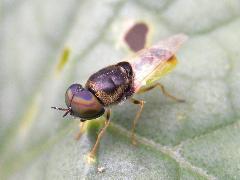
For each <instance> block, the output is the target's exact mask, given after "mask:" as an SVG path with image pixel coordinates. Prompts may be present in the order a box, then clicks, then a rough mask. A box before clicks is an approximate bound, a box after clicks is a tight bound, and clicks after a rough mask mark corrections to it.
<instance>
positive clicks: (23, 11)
mask: <svg viewBox="0 0 240 180" xmlns="http://www.w3.org/2000/svg"><path fill="white" fill-rule="evenodd" d="M239 12H240V2H239V1H238V0H229V1H217V0H213V1H207V0H202V1H193V0H172V1H166V0H161V1H157V0H150V1H143V0H139V1H123V0H113V1H109V0H103V1H93V0H90V1H84V0H81V1H77V0H64V1H54V0H49V1H40V0H36V1H31V0H26V1H14V0H13V1H1V2H0V27H1V28H0V62H1V66H0V77H1V78H0V84H1V87H0V98H1V99H0V103H1V108H0V123H1V126H0V142H1V144H0V177H1V179H239V177H240V168H239V164H240V154H239V149H240V141H239V138H240V133H239V132H240V124H239V119H240V111H239V107H240V98H239V91H240V81H239V79H240V73H239V72H240V71H239V69H240V61H239V59H240V53H239V52H240V48H239V40H240V18H239V17H240V16H239V15H240V13H239ZM140 21H141V22H145V23H146V24H148V25H149V29H150V34H149V35H150V38H148V39H152V41H151V42H148V43H149V44H154V43H155V42H158V41H159V40H160V39H162V38H164V37H166V36H169V35H172V34H175V33H180V32H183V33H186V34H188V35H189V36H190V38H189V41H188V42H187V43H186V44H185V45H184V46H183V47H182V48H181V49H180V51H179V53H178V54H177V57H178V59H179V64H178V66H177V68H176V69H175V70H174V71H173V72H172V73H170V74H168V75H167V76H165V77H164V78H162V79H161V80H160V82H161V83H162V84H164V85H165V87H166V89H167V90H168V92H170V93H171V94H173V95H176V96H177V97H180V98H184V99H185V100H186V103H176V102H173V101H171V100H170V99H168V98H167V97H165V96H163V95H162V94H161V92H159V90H157V89H155V90H153V91H151V92H148V93H146V94H144V95H141V96H140V95H139V96H136V98H139V99H144V100H145V101H146V102H147V103H146V104H145V108H144V112H143V114H142V116H141V119H140V121H139V124H138V126H137V129H136V133H137V140H138V142H139V144H138V146H137V147H134V146H132V145H131V143H130V138H129V137H130V129H131V123H132V120H133V118H134V115H135V112H136V111H137V107H135V106H133V105H132V104H129V103H128V102H126V103H125V104H123V105H121V106H116V107H114V108H113V116H112V124H111V125H110V127H109V128H108V131H107V133H106V134H105V135H104V137H103V139H102V141H101V145H100V147H99V151H98V156H97V157H98V161H97V163H96V164H93V165H90V164H88V163H86V161H85V155H86V154H87V153H88V152H89V150H90V149H91V147H92V146H93V144H94V143H95V138H96V134H97V132H98V131H99V129H100V127H101V125H102V124H103V119H98V120H94V121H91V122H90V123H89V125H88V130H87V133H85V134H84V135H83V136H82V138H81V140H80V141H75V140H74V138H73V137H74V135H75V133H77V132H78V120H77V119H76V120H73V119H72V118H71V117H67V118H66V119H63V118H62V117H61V113H60V112H57V111H54V110H52V109H50V107H51V106H55V105H58V106H63V107H64V93H65V90H66V89H67V87H68V86H69V85H70V84H72V83H74V82H79V83H82V84H84V83H85V82H86V80H87V78H88V77H89V76H90V75H91V74H92V73H94V72H95V71H97V70H98V69H100V68H102V67H104V66H106V65H109V64H113V63H116V62H118V61H119V60H120V59H122V58H125V57H126V56H128V55H129V51H127V49H126V48H124V46H122V45H123V42H122V41H121V37H122V34H123V33H124V30H125V29H126V28H125V25H126V24H128V22H140ZM64 49H67V50H68V51H69V52H70V54H69V52H66V51H65V53H63V51H64ZM66 53H67V54H66ZM61 55H64V56H65V57H61ZM67 56H68V57H69V60H68V61H67V60H66V58H67ZM61 58H62V61H61ZM59 64H60V65H59ZM64 64H65V65H64ZM57 67H58V68H57ZM56 68H57V69H56ZM56 71H57V73H56ZM99 167H100V168H101V167H103V168H104V169H105V171H104V172H103V173H98V172H97V168H99Z"/></svg>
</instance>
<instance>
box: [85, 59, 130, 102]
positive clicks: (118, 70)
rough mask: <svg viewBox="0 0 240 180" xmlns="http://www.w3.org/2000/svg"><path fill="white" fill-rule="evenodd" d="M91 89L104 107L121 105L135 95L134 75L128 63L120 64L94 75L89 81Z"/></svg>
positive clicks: (87, 86)
mask: <svg viewBox="0 0 240 180" xmlns="http://www.w3.org/2000/svg"><path fill="white" fill-rule="evenodd" d="M86 88H87V89H89V90H90V91H91V92H92V93H93V94H94V95H95V96H96V97H97V98H98V99H99V100H100V101H101V102H102V104H103V105H104V106H108V105H111V104H116V103H119V102H121V101H123V100H125V99H127V98H128V97H129V96H131V95H132V94H133V73H132V67H131V65H130V64H129V63H128V62H120V63H118V64H116V65H112V66H108V67H106V68H103V69H101V70H99V71H98V72H96V73H94V74H93V75H92V76H90V78H89V79H88V81H87V83H86Z"/></svg>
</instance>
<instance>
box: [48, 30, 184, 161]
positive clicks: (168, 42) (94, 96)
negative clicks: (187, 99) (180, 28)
mask: <svg viewBox="0 0 240 180" xmlns="http://www.w3.org/2000/svg"><path fill="white" fill-rule="evenodd" d="M186 40H187V36H186V35H184V34H177V35H173V36H171V37H169V38H167V39H164V40H162V41H160V42H159V43H158V44H156V45H154V46H152V47H150V48H146V49H143V50H140V51H139V52H138V53H136V54H135V55H134V56H132V57H130V58H127V59H124V60H123V61H121V62H119V63H117V64H114V65H110V66H107V67H105V68H103V69H101V70H99V71H98V72H96V73H94V74H92V75H91V76H90V77H89V79H88V80H87V82H86V84H85V87H83V86H82V85H80V84H72V85H71V86H70V87H69V88H68V89H67V91H66V94H65V103H66V105H67V108H58V107H52V108H53V109H57V110H61V111H65V113H64V115H63V117H65V116H66V115H67V114H70V115H72V116H74V117H78V118H80V121H81V124H82V125H81V126H83V123H84V122H85V121H87V120H91V119H96V118H98V117H100V116H102V115H104V114H105V117H106V120H105V125H104V127H103V128H102V129H101V131H100V132H99V134H98V137H97V140H96V143H95V145H94V146H93V148H92V150H91V151H90V153H89V156H90V157H91V158H94V157H95V154H96V150H97V147H98V145H99V142H100V139H101V137H102V136H103V134H104V132H105V131H106V129H107V127H108V126H109V123H110V115H111V110H110V108H111V106H112V105H116V104H119V103H120V102H123V101H125V100H127V99H129V100H130V102H132V103H133V104H136V105H139V110H138V112H137V114H136V116H135V119H134V120H133V125H132V131H131V134H132V136H131V139H132V143H133V144H136V140H135V135H134V132H135V128H136V124H137V122H138V120H139V118H140V115H141V113H142V110H143V107H144V101H143V100H137V99H134V98H133V97H132V96H133V95H134V94H137V93H144V92H147V91H149V90H151V89H153V88H155V87H159V88H160V90H161V91H162V92H163V94H164V95H166V96H168V97H170V98H172V99H173V100H176V101H178V102H183V100H181V99H178V98H176V97H174V96H173V95H171V94H169V93H168V92H167V91H166V90H165V88H164V86H163V85H162V84H160V83H158V82H156V80H158V79H159V78H160V77H162V76H163V75H165V74H167V73H168V72H170V71H171V70H172V69H173V68H174V67H175V66H176V64H177V59H176V57H175V54H176V52H177V50H178V49H179V47H180V46H181V45H182V44H183V43H184V42H185V41H186ZM80 132H81V129H80ZM79 137H80V134H79V136H78V138H79Z"/></svg>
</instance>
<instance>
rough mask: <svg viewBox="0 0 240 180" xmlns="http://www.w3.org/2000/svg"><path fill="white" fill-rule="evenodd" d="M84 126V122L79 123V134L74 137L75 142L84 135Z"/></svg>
mask: <svg viewBox="0 0 240 180" xmlns="http://www.w3.org/2000/svg"><path fill="white" fill-rule="evenodd" d="M84 125H85V121H80V123H79V132H78V133H77V134H76V136H75V139H76V140H79V139H80V138H81V136H82V134H83V133H84Z"/></svg>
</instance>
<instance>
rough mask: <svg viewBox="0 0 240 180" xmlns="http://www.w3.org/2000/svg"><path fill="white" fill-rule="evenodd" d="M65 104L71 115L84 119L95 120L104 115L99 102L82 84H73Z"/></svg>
mask: <svg viewBox="0 0 240 180" xmlns="http://www.w3.org/2000/svg"><path fill="white" fill-rule="evenodd" d="M65 102H66V105H67V107H69V108H71V114H72V115H73V116H76V117H80V118H82V119H94V118H97V117H99V116H101V115H102V114H103V113H104V107H103V105H102V104H101V103H100V102H99V100H98V99H97V98H96V97H95V96H94V95H93V94H92V93H91V92H90V91H89V90H87V89H85V88H83V87H82V86H81V85H80V84H72V85H71V86H70V87H69V88H68V89H67V91H66V94H65Z"/></svg>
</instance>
